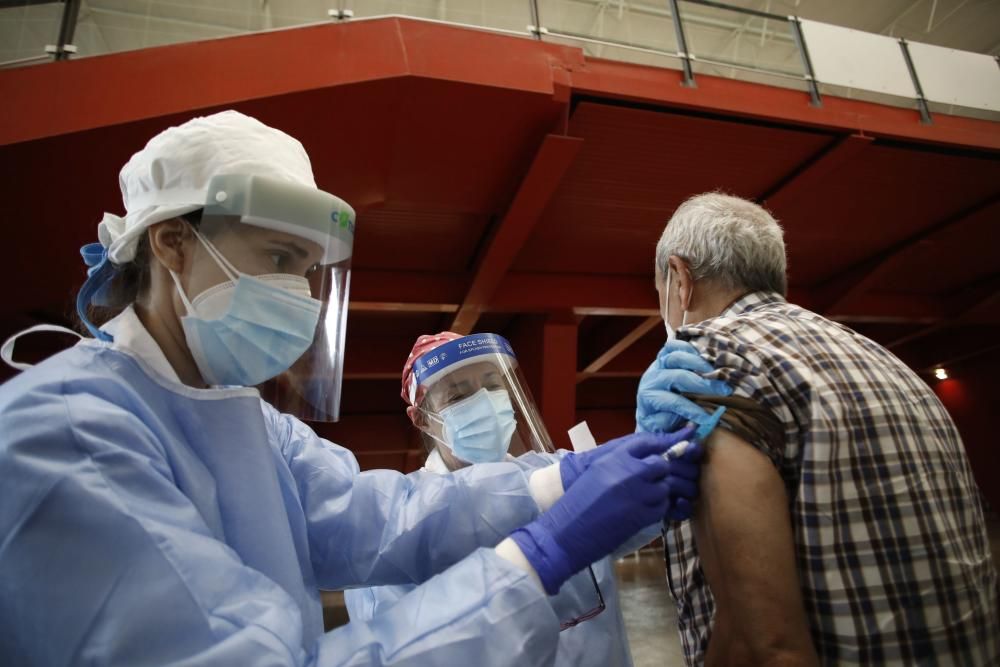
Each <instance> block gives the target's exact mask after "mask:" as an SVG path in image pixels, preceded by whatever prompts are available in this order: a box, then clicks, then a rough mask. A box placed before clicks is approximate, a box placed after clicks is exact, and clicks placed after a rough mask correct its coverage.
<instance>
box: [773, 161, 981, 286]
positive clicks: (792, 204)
mask: <svg viewBox="0 0 1000 667" xmlns="http://www.w3.org/2000/svg"><path fill="white" fill-rule="evenodd" d="M998 184H1000V160H997V159H996V158H995V157H992V158H983V157H974V156H968V155H952V154H947V153H943V152H930V151H927V150H917V149H912V148H902V147H897V146H892V145H878V144H876V145H874V146H871V147H869V148H867V149H866V150H865V151H864V152H862V153H861V154H860V155H858V156H857V157H856V158H855V159H853V160H850V161H848V162H847V163H845V164H843V165H840V166H839V167H838V168H836V169H833V170H832V171H831V173H829V174H828V175H827V178H826V179H825V180H824V181H823V183H822V186H819V187H816V188H814V190H813V191H812V192H808V193H803V194H801V195H800V196H798V197H796V198H795V199H794V200H792V201H787V200H786V202H785V203H784V204H783V205H782V206H781V208H778V209H776V210H775V211H774V213H775V215H777V217H778V218H779V219H780V220H782V222H783V224H784V226H785V236H786V241H787V243H788V248H789V253H790V255H791V262H790V264H791V270H792V273H793V275H794V278H795V283H796V284H799V285H814V284H816V283H818V282H821V281H823V280H825V279H828V278H830V277H832V276H834V275H837V274H838V273H840V272H841V271H843V270H845V269H846V268H849V267H850V266H852V265H854V264H855V263H857V262H860V261H863V260H866V259H868V258H870V257H874V256H878V255H879V254H880V253H881V252H883V251H884V250H885V249H887V248H889V247H890V246H892V245H893V244H894V243H897V242H899V241H900V240H902V239H905V238H907V237H909V236H911V235H913V234H916V233H917V232H919V231H920V230H922V229H924V228H926V227H929V226H931V225H933V224H935V223H938V222H940V221H942V220H944V219H945V218H948V217H949V216H952V215H954V214H956V213H957V212H959V211H962V210H964V209H966V208H969V207H970V206H972V205H974V204H976V203H978V202H980V201H983V200H985V199H986V198H987V197H989V196H992V195H994V194H996V193H997V191H998Z"/></svg>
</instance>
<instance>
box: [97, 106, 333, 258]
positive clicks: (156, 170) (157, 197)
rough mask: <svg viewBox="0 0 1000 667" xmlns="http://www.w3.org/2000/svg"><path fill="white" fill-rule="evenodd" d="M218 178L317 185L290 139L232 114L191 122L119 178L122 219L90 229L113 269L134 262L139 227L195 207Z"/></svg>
mask: <svg viewBox="0 0 1000 667" xmlns="http://www.w3.org/2000/svg"><path fill="white" fill-rule="evenodd" d="M219 174H253V175H258V176H267V177H270V178H274V179H278V180H282V181H288V182H290V183H295V184H297V185H303V186H308V187H313V188H315V187H316V181H315V179H314V178H313V173H312V165H311V164H310V162H309V156H308V155H306V151H305V149H304V148H303V147H302V144H301V143H299V141H298V140H297V139H294V138H292V137H290V136H288V135H287V134H285V133H284V132H282V131H280V130H276V129H274V128H271V127H268V126H267V125H264V124H263V123H261V122H260V121H259V120H257V119H255V118H251V117H250V116H246V115H244V114H241V113H239V112H238V111H223V112H221V113H217V114H212V115H211V116H204V117H201V118H194V119H192V120H189V121H188V122H186V123H184V124H182V125H178V126H176V127H171V128H168V129H166V130H164V131H163V132H161V133H160V134H158V135H156V136H155V137H153V138H152V139H150V140H149V143H147V144H146V146H145V147H144V148H143V149H142V150H140V151H139V152H138V153H136V154H135V155H133V156H132V158H131V159H130V160H129V161H128V162H127V163H126V164H125V166H124V167H122V170H121V174H120V175H119V177H118V181H119V184H120V185H121V189H122V201H123V203H124V204H125V211H126V213H125V217H119V216H117V215H112V214H111V213H105V214H104V219H103V220H102V221H101V223H100V225H98V228H97V234H98V238H99V239H100V241H101V245H103V246H104V247H105V248H107V249H108V257H109V258H110V259H111V261H112V262H114V263H115V264H125V263H128V262H130V261H132V259H134V258H135V251H136V247H137V246H138V244H139V239H140V238H142V234H143V233H144V232H145V230H146V228H148V227H149V226H150V225H154V224H156V223H157V222H162V221H164V220H169V219H170V218H175V217H177V216H179V215H183V214H185V213H190V212H191V211H194V210H197V209H199V208H202V207H203V206H204V205H205V200H206V198H207V193H208V184H209V181H210V180H211V179H212V177H213V176H216V175H219Z"/></svg>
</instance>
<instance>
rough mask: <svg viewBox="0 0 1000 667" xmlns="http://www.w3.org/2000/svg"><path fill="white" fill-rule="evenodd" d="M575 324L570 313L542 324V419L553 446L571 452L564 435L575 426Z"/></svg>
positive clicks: (551, 316)
mask: <svg viewBox="0 0 1000 667" xmlns="http://www.w3.org/2000/svg"><path fill="white" fill-rule="evenodd" d="M576 339H577V321H576V316H574V315H573V314H572V313H569V312H565V313H557V314H553V315H550V316H549V317H548V318H547V319H546V320H545V323H544V324H543V325H542V382H541V385H542V386H541V396H539V397H538V400H539V402H540V406H539V407H540V409H541V411H542V419H543V420H544V421H545V426H546V427H547V428H548V430H549V435H550V436H551V437H552V443H553V444H554V445H555V446H556V447H560V448H563V449H572V445H570V442H569V436H568V435H567V434H566V431H568V430H569V429H570V428H571V427H572V426H573V425H574V424H575V423H576Z"/></svg>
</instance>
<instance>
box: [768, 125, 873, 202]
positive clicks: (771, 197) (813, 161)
mask: <svg viewBox="0 0 1000 667" xmlns="http://www.w3.org/2000/svg"><path fill="white" fill-rule="evenodd" d="M871 144H872V138H871V137H866V136H863V135H860V134H849V135H847V136H845V137H841V138H839V139H836V140H834V141H833V142H831V143H830V144H829V145H828V146H826V147H825V148H824V149H823V150H822V151H820V152H819V154H818V155H814V156H812V157H810V158H809V159H808V160H806V161H805V162H803V163H802V164H800V165H799V166H797V167H796V168H795V169H793V170H792V172H791V173H790V174H788V175H786V176H785V177H784V178H782V179H781V181H779V182H778V183H777V184H776V185H774V186H772V187H771V188H769V189H768V190H767V191H766V192H764V193H762V194H761V195H760V196H759V197H757V199H758V200H759V201H761V202H764V203H765V204H766V205H767V206H768V208H781V207H782V206H785V205H786V204H788V203H789V202H790V201H793V200H795V199H798V198H799V197H801V196H803V195H804V194H806V193H811V192H816V191H817V190H820V191H822V185H823V183H824V181H825V180H826V179H827V178H828V177H829V175H830V174H831V173H832V172H833V171H834V170H836V169H838V168H840V167H841V166H843V165H845V164H847V163H849V162H851V161H852V160H855V159H857V157H858V156H859V155H861V154H862V153H864V151H865V149H867V148H868V147H869V146H871Z"/></svg>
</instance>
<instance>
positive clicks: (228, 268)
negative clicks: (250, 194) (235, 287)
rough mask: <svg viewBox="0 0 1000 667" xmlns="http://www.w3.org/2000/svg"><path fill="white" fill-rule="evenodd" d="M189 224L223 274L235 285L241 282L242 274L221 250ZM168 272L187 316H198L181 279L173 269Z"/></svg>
mask: <svg viewBox="0 0 1000 667" xmlns="http://www.w3.org/2000/svg"><path fill="white" fill-rule="evenodd" d="M185 222H187V220H185ZM187 224H188V227H190V228H191V231H192V232H193V233H194V235H195V238H197V239H198V240H199V241H201V244H202V245H203V246H204V247H205V250H207V251H208V254H209V256H210V257H211V258H212V259H213V260H215V263H216V264H218V265H219V268H220V269H222V272H223V273H225V274H226V277H227V278H229V280H230V282H233V283H235V282H236V281H237V280H239V277H240V272H239V271H237V270H236V267H235V266H233V265H232V264H231V263H230V261H229V260H228V259H226V258H225V257H223V256H222V253H221V252H219V249H218V248H216V247H215V246H214V245H212V242H211V241H209V240H208V239H206V238H205V237H204V236H202V234H201V232H199V231H198V230H197V229H195V227H194V225H192V224H191V223H190V222H188V223H187ZM167 270H168V271H170V277H171V278H172V279H173V281H174V285H175V286H176V287H177V294H178V295H179V296H180V297H181V301H183V302H184V308H186V309H187V314H188V315H191V316H194V315H197V313H196V312H195V309H194V306H193V305H192V304H191V300H190V299H188V296H187V294H185V292H184V288H183V287H181V280H180V278H178V277H177V274H176V273H174V271H173V270H172V269H167Z"/></svg>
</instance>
